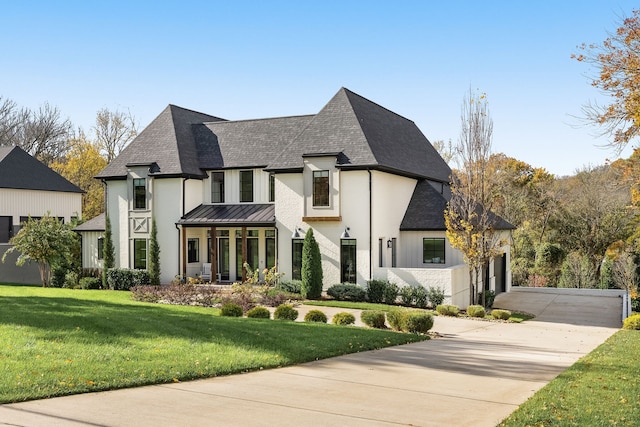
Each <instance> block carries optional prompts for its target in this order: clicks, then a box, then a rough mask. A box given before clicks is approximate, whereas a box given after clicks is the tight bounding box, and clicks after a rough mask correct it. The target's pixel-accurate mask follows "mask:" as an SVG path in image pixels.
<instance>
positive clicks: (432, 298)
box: [427, 286, 444, 307]
mask: <svg viewBox="0 0 640 427" xmlns="http://www.w3.org/2000/svg"><path fill="white" fill-rule="evenodd" d="M427 296H428V297H429V302H430V303H431V307H437V306H439V305H441V304H442V303H443V302H444V290H443V289H442V288H440V287H438V286H436V287H431V288H429V290H428V291H427Z"/></svg>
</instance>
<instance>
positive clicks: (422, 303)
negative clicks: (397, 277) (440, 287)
mask: <svg viewBox="0 0 640 427" xmlns="http://www.w3.org/2000/svg"><path fill="white" fill-rule="evenodd" d="M411 290H412V291H413V302H414V304H415V305H416V307H419V308H427V303H428V302H429V296H428V295H427V290H426V289H425V288H424V286H414V287H413V288H412V289H411Z"/></svg>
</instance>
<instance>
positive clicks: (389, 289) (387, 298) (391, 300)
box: [384, 283, 399, 304]
mask: <svg viewBox="0 0 640 427" xmlns="http://www.w3.org/2000/svg"><path fill="white" fill-rule="evenodd" d="M398 292H399V289H398V285H396V284H395V283H387V286H386V287H385V288H384V303H385V304H395V303H396V300H397V299H398Z"/></svg>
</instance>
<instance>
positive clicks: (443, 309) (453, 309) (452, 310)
mask: <svg viewBox="0 0 640 427" xmlns="http://www.w3.org/2000/svg"><path fill="white" fill-rule="evenodd" d="M436 311H437V312H438V314H441V315H443V316H457V315H458V313H460V307H458V306H457V305H451V304H440V305H438V306H436Z"/></svg>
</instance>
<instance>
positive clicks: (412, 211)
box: [400, 180, 515, 231]
mask: <svg viewBox="0 0 640 427" xmlns="http://www.w3.org/2000/svg"><path fill="white" fill-rule="evenodd" d="M449 199H450V197H446V196H444V195H443V194H440V193H439V192H438V190H436V189H435V188H434V187H433V186H432V185H431V184H430V183H429V181H427V180H421V181H418V183H416V187H415V189H414V190H413V195H412V196H411V201H410V202H409V206H407V210H406V212H405V214H404V218H402V222H401V223H400V231H442V230H446V229H447V227H446V225H445V222H444V211H445V210H446V209H447V203H448V202H449ZM488 217H489V220H490V221H491V222H492V223H494V224H495V228H496V229H497V230H512V229H515V227H514V226H513V225H512V224H510V223H509V222H508V221H506V220H505V219H504V218H502V217H500V216H498V215H496V214H494V213H493V212H489V216H488Z"/></svg>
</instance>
